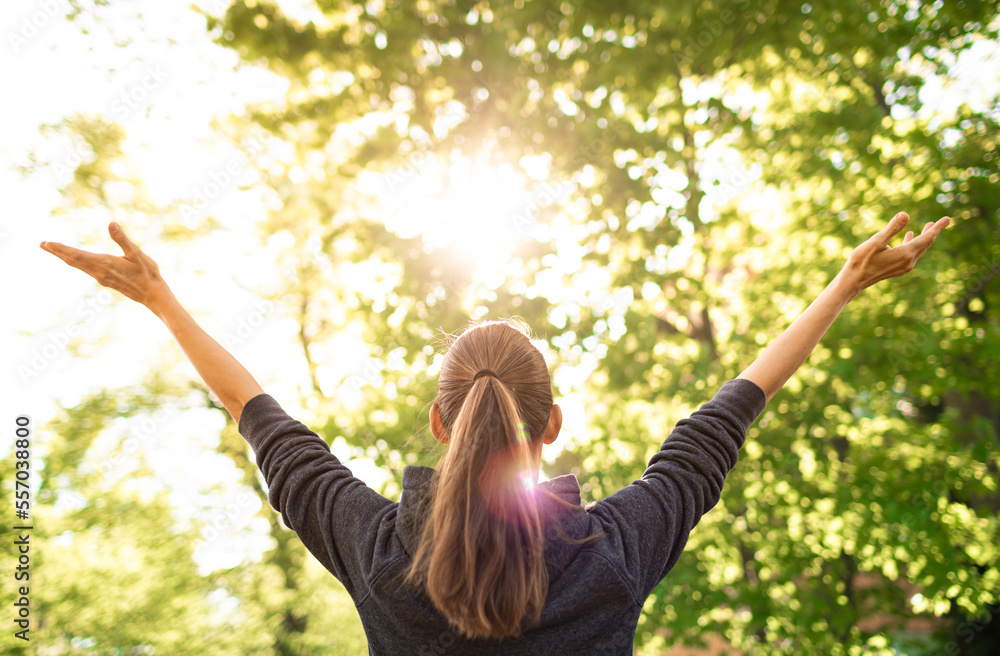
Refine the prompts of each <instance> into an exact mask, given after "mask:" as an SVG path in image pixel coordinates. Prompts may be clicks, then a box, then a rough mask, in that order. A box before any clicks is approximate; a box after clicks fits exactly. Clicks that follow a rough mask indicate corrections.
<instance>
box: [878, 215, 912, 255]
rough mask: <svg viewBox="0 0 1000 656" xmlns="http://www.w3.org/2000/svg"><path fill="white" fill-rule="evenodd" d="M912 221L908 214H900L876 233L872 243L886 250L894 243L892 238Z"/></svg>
mask: <svg viewBox="0 0 1000 656" xmlns="http://www.w3.org/2000/svg"><path fill="white" fill-rule="evenodd" d="M909 220H910V215H909V214H907V213H906V212H900V213H899V214H897V215H896V216H894V217H892V220H891V221H889V223H888V224H887V225H886V226H885V227H884V228H882V229H881V230H880V231H878V232H877V233H875V236H874V237H872V241H874V242H875V244H876V245H877V246H878V247H879V248H885V247H886V246H888V245H889V242H890V241H892V238H893V237H895V236H896V235H898V234H899V231H900V230H902V229H903V228H905V227H906V224H907V223H908V222H909Z"/></svg>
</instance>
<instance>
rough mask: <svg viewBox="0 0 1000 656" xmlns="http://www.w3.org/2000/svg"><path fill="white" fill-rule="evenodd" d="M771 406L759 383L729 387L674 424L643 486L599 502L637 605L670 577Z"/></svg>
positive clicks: (637, 483)
mask: <svg viewBox="0 0 1000 656" xmlns="http://www.w3.org/2000/svg"><path fill="white" fill-rule="evenodd" d="M766 404H767V398H766V396H765V394H764V391H763V390H762V389H761V388H760V387H759V386H758V385H757V384H756V383H753V382H751V381H749V380H746V379H742V378H736V379H733V380H729V381H727V382H726V383H725V384H723V386H722V387H721V388H720V389H719V391H718V392H717V393H716V394H715V396H714V397H713V398H712V399H711V400H710V401H708V402H707V403H705V404H703V405H702V406H701V408H699V409H698V410H697V411H695V412H694V413H693V414H692V415H691V416H690V417H688V418H686V419H682V420H681V421H679V422H677V425H676V426H675V427H674V430H673V432H671V434H670V435H669V436H668V437H667V439H666V440H664V442H663V445H662V446H661V447H660V450H659V451H658V452H657V453H656V454H655V455H654V456H653V457H652V458H651V459H650V461H649V465H648V466H647V468H646V471H645V472H644V473H643V475H642V478H641V479H640V480H637V481H633V482H632V483H631V484H630V485H628V486H627V487H625V488H623V489H621V490H619V491H618V492H616V493H615V494H613V495H611V496H609V497H607V498H605V499H604V500H602V501H599V502H597V504H596V506H595V508H594V510H593V511H592V514H595V515H597V516H598V517H599V518H600V520H601V521H602V523H603V524H604V525H605V528H606V530H608V532H609V533H610V534H611V535H612V536H614V537H615V538H616V539H617V541H618V542H619V545H618V546H619V548H620V549H621V550H622V556H623V558H624V568H625V574H626V576H627V577H628V578H629V579H630V584H631V585H632V586H633V590H634V591H635V593H636V595H637V601H638V603H640V604H642V603H643V601H644V600H645V598H646V597H647V596H648V595H649V593H650V592H652V591H653V588H655V587H656V585H657V584H658V583H659V582H660V581H661V580H662V579H663V577H664V576H666V575H667V572H669V571H670V569H671V568H672V567H673V566H674V564H675V563H676V562H677V559H678V558H679V557H680V555H681V552H682V551H683V550H684V546H685V545H686V544H687V540H688V536H689V534H690V533H691V529H693V528H694V527H695V525H696V524H697V523H698V521H699V520H700V519H701V517H702V515H704V514H705V513H706V512H708V511H709V510H711V509H712V508H713V507H714V506H715V504H717V503H718V501H719V497H720V496H721V494H722V483H723V481H724V480H725V478H726V475H727V474H728V473H729V471H730V470H731V469H732V468H733V467H734V466H735V465H736V459H737V452H738V451H739V449H740V448H741V447H742V446H743V442H744V440H745V439H746V433H747V430H748V429H749V428H750V426H751V425H752V424H753V423H754V422H755V421H756V420H757V418H758V417H759V416H760V414H761V413H762V412H763V411H764V407H765V405H766Z"/></svg>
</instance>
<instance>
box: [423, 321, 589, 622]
mask: <svg viewBox="0 0 1000 656" xmlns="http://www.w3.org/2000/svg"><path fill="white" fill-rule="evenodd" d="M494 372H495V373H494ZM434 403H435V405H437V406H438V408H439V410H440V413H441V424H442V427H443V429H444V430H445V431H446V433H447V434H448V444H449V446H448V451H447V452H446V453H445V455H444V457H443V458H442V460H441V463H440V464H439V466H438V469H437V471H436V473H435V475H434V477H433V479H432V481H431V497H430V503H429V505H428V507H427V511H426V515H425V519H424V524H423V529H422V533H421V535H420V540H419V542H418V546H417V550H416V553H415V554H414V555H413V559H412V562H411V564H410V567H409V569H408V570H407V572H406V575H405V581H406V582H409V583H414V582H417V583H420V584H422V587H423V588H424V589H425V590H426V593H427V596H428V597H429V598H430V600H431V602H432V603H433V604H434V606H435V607H436V608H437V609H438V611H440V612H441V614H442V615H444V617H445V618H446V619H447V620H448V621H449V622H450V623H451V624H452V625H453V626H455V627H457V628H458V630H459V631H460V632H461V633H462V634H463V635H465V636H467V637H470V638H495V639H499V638H504V637H508V636H516V635H520V634H521V633H522V631H524V630H525V629H526V628H529V627H530V626H532V625H534V624H537V623H538V620H539V618H540V617H541V613H542V608H543V606H544V605H545V599H546V597H547V595H548V590H549V578H548V572H547V570H546V563H545V527H544V526H543V524H544V521H543V517H542V511H541V509H540V504H539V498H538V495H540V494H541V493H545V496H546V497H548V498H551V499H553V500H554V501H555V502H557V503H559V504H562V505H564V506H569V507H574V508H579V507H580V506H576V505H575V504H571V503H569V502H567V501H564V500H562V499H560V498H559V497H558V496H557V495H554V494H551V493H549V492H548V491H547V490H543V489H542V488H540V487H536V485H535V483H536V481H535V475H536V471H537V470H536V463H535V462H534V461H533V457H532V450H533V447H532V444H533V442H534V446H535V448H537V447H538V445H537V440H541V439H542V437H543V434H544V433H545V430H546V427H547V426H548V421H549V413H550V412H551V410H552V384H551V381H550V378H549V372H548V368H547V366H546V364H545V359H544V358H543V357H542V354H541V353H540V352H539V351H538V349H537V348H535V346H534V345H533V344H532V343H531V341H530V339H529V337H528V333H527V330H526V327H522V326H520V325H511V324H510V323H508V322H486V323H483V324H479V325H478V326H475V327H473V328H471V329H469V330H467V331H466V332H465V333H463V334H462V335H461V336H460V337H459V338H458V339H457V340H455V341H454V342H453V343H452V344H451V346H450V348H449V350H448V353H447V355H446V356H445V359H444V361H443V362H442V365H441V375H440V379H439V381H438V394H437V397H436V399H435V401H434ZM555 527H556V530H557V533H558V534H560V535H562V536H564V538H566V539H569V540H570V541H572V542H574V543H578V544H579V543H582V542H587V541H589V540H590V539H593V538H597V537H601V536H600V535H593V536H590V537H588V538H586V539H584V540H574V539H572V538H570V537H569V536H568V535H566V533H565V532H564V531H563V530H562V529H561V527H559V526H558V524H556V525H555Z"/></svg>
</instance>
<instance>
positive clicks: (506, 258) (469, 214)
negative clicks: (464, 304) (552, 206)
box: [382, 155, 542, 273]
mask: <svg viewBox="0 0 1000 656" xmlns="http://www.w3.org/2000/svg"><path fill="white" fill-rule="evenodd" d="M411 159H412V160H413V161H412V163H410V164H408V165H407V167H404V168H401V169H399V170H397V171H395V172H393V173H391V174H386V175H384V176H382V177H383V185H384V186H383V192H384V191H385V188H386V187H388V190H389V193H388V194H387V195H383V196H382V201H383V205H384V207H385V208H386V218H385V225H386V228H387V229H388V230H390V231H391V232H394V233H396V234H397V235H399V236H400V237H404V238H410V237H415V236H417V235H420V236H421V237H422V239H423V242H424V247H425V250H428V252H429V251H430V250H444V249H450V250H452V251H454V252H457V253H460V254H462V256H463V257H470V256H471V259H472V260H474V261H475V269H476V271H477V272H479V273H487V272H491V271H492V272H496V271H498V270H500V269H501V268H503V266H504V265H505V264H507V263H508V262H510V260H511V257H512V256H513V254H514V251H515V249H516V248H517V246H518V244H519V243H520V242H522V241H524V240H527V239H531V238H532V236H533V234H534V229H535V222H536V221H537V218H538V215H537V211H538V208H539V207H540V206H541V205H542V203H541V202H539V201H537V200H536V199H535V198H534V194H533V193H532V192H531V190H530V189H529V183H530V180H529V179H528V178H527V177H526V176H525V175H524V174H523V173H522V172H520V171H519V170H517V168H516V167H514V166H511V165H510V164H504V165H500V166H492V165H490V164H488V163H485V162H483V161H480V160H471V159H469V158H467V157H461V156H459V157H454V158H453V159H452V161H451V162H450V165H449V166H443V165H442V163H441V162H440V160H438V159H436V158H434V157H433V156H431V155H428V156H426V157H424V158H422V159H419V160H418V159H417V158H411Z"/></svg>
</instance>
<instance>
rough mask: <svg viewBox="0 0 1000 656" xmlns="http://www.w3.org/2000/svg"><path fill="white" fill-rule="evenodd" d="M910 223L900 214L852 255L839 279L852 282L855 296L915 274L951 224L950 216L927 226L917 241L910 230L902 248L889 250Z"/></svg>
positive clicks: (905, 214) (904, 214) (901, 245)
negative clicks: (893, 280)
mask: <svg viewBox="0 0 1000 656" xmlns="http://www.w3.org/2000/svg"><path fill="white" fill-rule="evenodd" d="M909 220H910V217H909V215H908V214H907V213H906V212H900V213H899V214H897V215H896V216H894V217H893V218H892V220H891V221H889V223H888V225H886V227H885V228H883V229H882V230H880V231H879V232H877V233H876V234H875V235H873V236H872V237H871V238H870V239H868V240H867V241H866V242H865V243H863V244H861V245H860V246H858V247H857V248H855V249H854V250H853V251H852V252H851V255H850V257H848V258H847V264H845V265H844V268H843V269H842V270H841V272H840V275H841V276H842V277H843V278H844V280H845V281H847V282H849V284H850V285H851V286H852V288H853V289H854V290H855V295H857V294H860V293H861V292H862V291H863V290H864V289H866V288H868V287H871V286H872V285H874V284H875V283H877V282H878V281H880V280H885V279H886V278H895V277H897V276H901V275H903V274H904V273H909V272H910V271H912V270H913V267H914V266H916V264H917V260H919V259H920V257H921V256H922V255H923V254H924V253H926V252H927V249H928V248H930V247H931V244H933V243H934V240H935V239H937V236H938V235H939V234H941V231H942V230H944V229H945V228H947V227H948V224H950V223H951V219H950V218H949V217H947V216H946V217H944V218H942V219H939V220H937V221H932V222H928V223H927V224H926V225H925V226H924V228H923V230H921V231H920V235H919V236H918V237H914V236H913V231H912V230H911V231H909V232H907V233H906V236H905V237H903V243H902V244H900V245H899V246H896V247H895V248H893V247H891V246H889V242H890V241H891V240H892V238H893V237H895V236H896V235H897V234H899V232H900V231H901V230H902V229H903V228H904V227H906V224H907V223H908V222H909Z"/></svg>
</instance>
